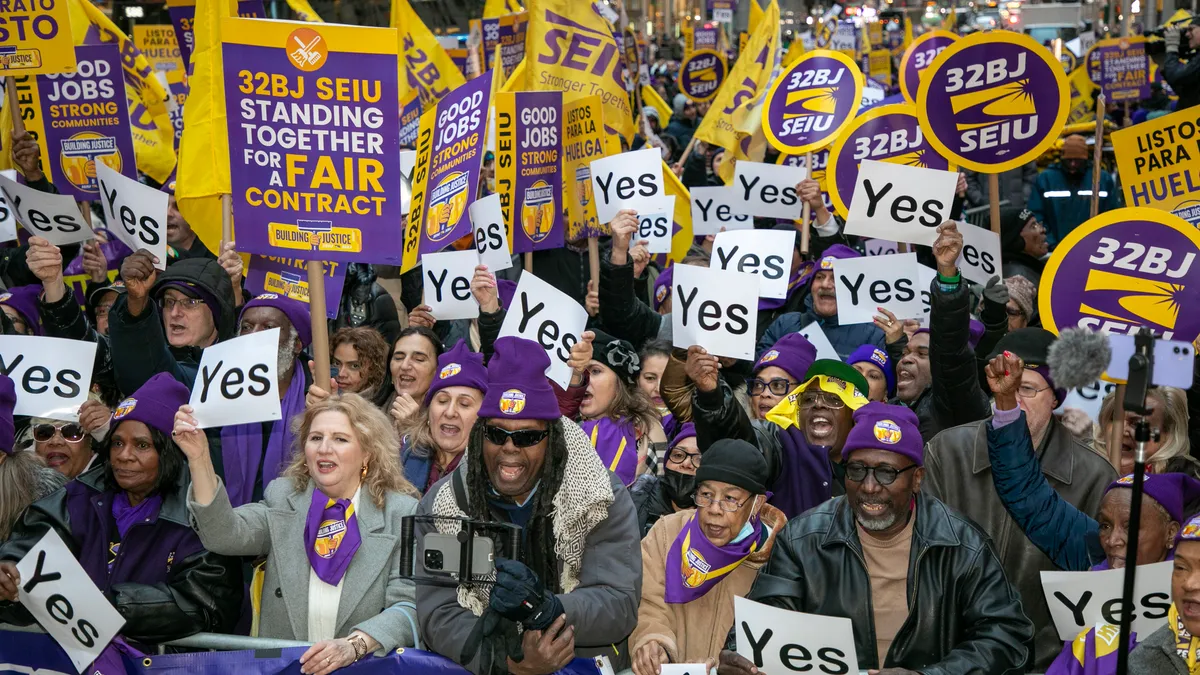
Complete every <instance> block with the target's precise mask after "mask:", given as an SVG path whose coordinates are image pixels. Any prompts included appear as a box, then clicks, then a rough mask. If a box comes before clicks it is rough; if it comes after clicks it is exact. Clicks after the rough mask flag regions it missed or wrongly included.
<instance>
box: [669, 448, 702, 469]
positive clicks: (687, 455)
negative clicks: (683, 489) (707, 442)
mask: <svg viewBox="0 0 1200 675" xmlns="http://www.w3.org/2000/svg"><path fill="white" fill-rule="evenodd" d="M667 461H668V462H670V463H672V464H678V465H679V466H683V463H684V462H687V463H688V464H691V465H692V468H693V469H699V468H700V453H698V452H685V451H683V450H679V449H675V450H672V451H671V454H669V455H667Z"/></svg>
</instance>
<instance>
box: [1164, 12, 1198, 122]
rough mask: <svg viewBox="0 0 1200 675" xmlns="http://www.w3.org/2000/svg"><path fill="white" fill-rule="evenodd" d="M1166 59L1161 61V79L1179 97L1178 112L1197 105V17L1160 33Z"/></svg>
mask: <svg viewBox="0 0 1200 675" xmlns="http://www.w3.org/2000/svg"><path fill="white" fill-rule="evenodd" d="M1163 42H1165V43H1166V44H1167V58H1166V59H1165V60H1164V61H1163V64H1162V71H1163V79H1165V80H1166V81H1167V84H1169V85H1171V89H1173V90H1175V93H1176V94H1179V106H1178V109H1179V110H1183V109H1184V108H1190V107H1192V106H1194V105H1198V104H1200V57H1197V56H1196V50H1197V49H1200V17H1197V16H1193V17H1192V18H1191V19H1189V20H1188V21H1186V22H1184V23H1180V24H1176V25H1174V26H1168V27H1167V28H1165V29H1164V30H1163Z"/></svg>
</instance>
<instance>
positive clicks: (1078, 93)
mask: <svg viewBox="0 0 1200 675" xmlns="http://www.w3.org/2000/svg"><path fill="white" fill-rule="evenodd" d="M1097 88H1098V87H1097V86H1096V84H1095V83H1094V82H1092V78H1091V77H1090V76H1088V69H1087V64H1086V63H1080V64H1079V65H1077V66H1075V70H1072V71H1071V74H1070V75H1067V90H1068V91H1069V92H1070V93H1071V103H1070V105H1069V107H1068V108H1067V125H1068V126H1069V125H1072V124H1081V123H1094V122H1095V121H1096V110H1095V99H1094V98H1093V92H1094V91H1095V90H1096V89H1097Z"/></svg>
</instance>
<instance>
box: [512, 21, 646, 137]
mask: <svg viewBox="0 0 1200 675" xmlns="http://www.w3.org/2000/svg"><path fill="white" fill-rule="evenodd" d="M579 44H586V45H589V48H588V49H587V50H586V53H585V52H582V51H579V50H577V49H575V48H574V47H573V45H579ZM525 45H526V47H525V58H524V59H523V60H522V61H521V63H522V65H524V66H525V68H524V70H525V86H524V90H525V91H559V90H560V91H562V92H563V103H570V102H572V101H575V100H577V99H579V98H582V97H583V96H585V95H597V96H599V97H600V98H601V99H603V100H604V124H605V128H606V129H607V131H608V133H609V135H610V136H619V137H620V138H623V139H625V142H626V143H633V134H634V131H635V125H634V122H633V119H634V115H633V111H632V110H631V109H630V105H629V94H628V92H626V91H625V83H624V80H623V77H622V69H623V67H624V66H623V65H622V63H623V60H622V58H621V50H620V49H618V48H617V40H616V38H614V37H613V31H612V30H611V28H610V27H609V24H608V22H607V21H605V20H604V17H602V16H600V14H599V13H598V12H597V11H596V10H595V9H593V8H592V5H591V4H590V3H587V2H582V1H581V0H533V1H531V2H530V3H529V29H528V34H527V37H526V39H525Z"/></svg>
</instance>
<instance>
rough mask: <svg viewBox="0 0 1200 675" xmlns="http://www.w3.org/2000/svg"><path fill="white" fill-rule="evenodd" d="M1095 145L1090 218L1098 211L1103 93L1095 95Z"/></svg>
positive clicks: (1102, 150)
mask: <svg viewBox="0 0 1200 675" xmlns="http://www.w3.org/2000/svg"><path fill="white" fill-rule="evenodd" d="M1093 139H1094V140H1095V141H1096V146H1095V147H1094V148H1092V208H1091V211H1090V212H1089V214H1090V215H1089V217H1090V218H1095V217H1096V214H1097V213H1099V212H1100V159H1101V157H1102V156H1103V155H1104V94H1100V95H1099V96H1097V97H1096V133H1095V134H1094V135H1093Z"/></svg>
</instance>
